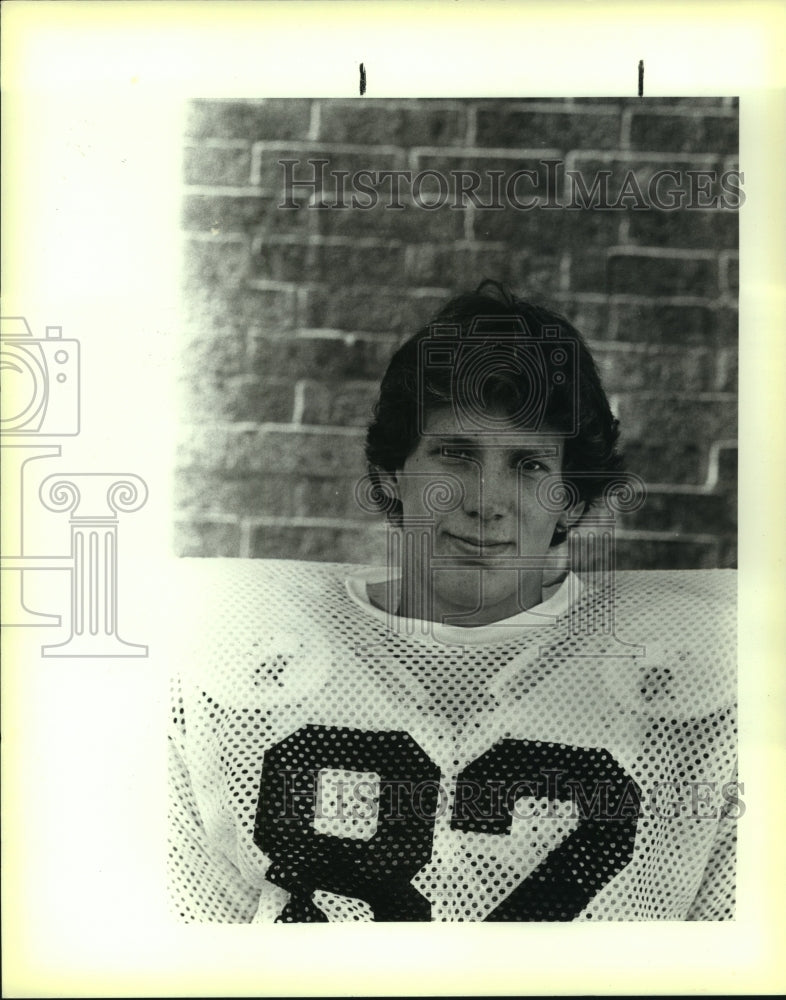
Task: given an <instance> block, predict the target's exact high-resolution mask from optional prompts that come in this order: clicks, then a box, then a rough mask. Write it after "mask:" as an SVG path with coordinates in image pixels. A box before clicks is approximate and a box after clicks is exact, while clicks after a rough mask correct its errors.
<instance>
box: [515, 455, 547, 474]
mask: <svg viewBox="0 0 786 1000" xmlns="http://www.w3.org/2000/svg"><path fill="white" fill-rule="evenodd" d="M517 467H518V469H519V470H520V471H521V472H548V468H547V467H546V466H545V465H544V464H543V462H541V460H540V459H539V458H525V459H523V460H522V461H521V462H518V463H517Z"/></svg>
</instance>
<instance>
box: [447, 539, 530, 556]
mask: <svg viewBox="0 0 786 1000" xmlns="http://www.w3.org/2000/svg"><path fill="white" fill-rule="evenodd" d="M445 537H446V538H447V540H448V544H449V546H450V548H451V549H452V550H453V551H454V552H456V553H457V554H459V555H463V556H472V557H474V558H475V559H488V558H493V557H494V556H504V555H508V554H509V553H510V552H512V551H513V550H514V548H515V547H514V545H513V543H512V542H507V541H489V539H487V538H484V539H483V540H481V539H478V538H465V537H464V536H463V535H454V534H451V533H450V532H445Z"/></svg>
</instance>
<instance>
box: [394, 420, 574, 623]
mask: <svg viewBox="0 0 786 1000" xmlns="http://www.w3.org/2000/svg"><path fill="white" fill-rule="evenodd" d="M563 448H564V442H563V440H562V439H561V438H559V437H556V436H554V435H547V434H543V433H529V432H526V431H518V430H517V429H516V428H515V427H514V425H512V424H511V423H509V422H505V421H504V420H503V421H501V422H499V423H497V424H496V426H495V427H494V429H493V431H491V432H486V431H482V432H474V433H467V432H465V431H462V430H461V429H459V427H458V426H457V423H456V420H455V416H454V415H453V412H452V410H451V409H450V408H449V407H446V408H441V409H438V410H435V411H433V412H432V413H431V414H429V416H428V418H427V422H426V426H425V433H424V435H423V436H422V437H421V438H420V439H419V441H418V444H417V447H416V448H415V450H414V451H413V452H412V453H411V454H410V456H409V457H408V458H407V459H406V461H405V462H404V465H403V468H401V469H399V470H398V471H397V472H396V474H395V483H394V484H393V485H394V488H395V490H396V492H397V495H398V498H399V500H400V501H401V505H402V510H403V514H402V528H403V538H404V540H405V541H404V543H403V544H402V554H401V564H402V597H401V607H400V611H399V613H400V614H401V615H404V616H407V617H414V618H427V619H429V620H431V621H447V622H450V621H452V622H453V623H455V624H461V625H483V624H488V623H490V622H494V621H500V620H501V619H503V618H508V617H510V616H511V615H514V614H517V613H519V612H521V611H523V610H525V609H526V608H529V607H532V606H533V605H535V604H538V603H540V601H541V587H542V579H543V571H544V569H545V568H547V566H548V563H549V551H550V547H551V540H552V537H553V535H554V531H555V529H556V528H557V526H558V524H561V525H563V526H567V525H568V524H569V523H571V522H572V521H575V520H576V519H577V518H578V514H579V513H580V512H577V511H575V510H574V511H560V512H554V511H549V510H546V509H544V507H543V505H542V504H541V503H540V501H539V500H538V498H537V496H536V490H537V487H538V484H539V483H541V482H542V480H543V479H544V477H546V476H549V475H552V474H554V473H560V472H561V470H562V456H563ZM440 484H444V487H445V488H444V489H443V491H442V499H443V500H444V499H445V494H446V493H448V492H449V493H450V494H452V496H453V498H454V499H453V500H451V501H449V502H448V503H447V504H444V506H446V507H449V508H450V509H448V510H444V512H440V511H436V512H435V511H434V503H433V501H434V498H437V499H439V493H440ZM429 495H430V497H431V503H430V504H428V503H427V499H426V498H427V497H429ZM423 519H425V522H424V521H423ZM419 521H420V523H421V524H423V523H425V524H426V525H427V527H426V530H427V532H428V533H430V534H431V538H432V539H433V542H432V544H433V549H432V553H431V554H432V555H433V556H434V557H435V558H436V559H437V561H438V565H439V568H435V565H434V564H432V565H431V566H430V567H429V566H426V564H425V563H426V557H425V556H424V553H423V550H422V545H421V544H420V542H417V544H407V541H406V539H407V536H408V534H410V533H412V532H414V533H415V534H414V537H413V536H412V535H411V534H410V537H413V540H414V539H417V538H418V537H419V534H418V533H417V528H418V522H419ZM522 556H524V557H528V558H527V563H526V565H525V566H524V567H522V561H519V562H518V564H517V563H516V562H515V561H514V559H515V557H522Z"/></svg>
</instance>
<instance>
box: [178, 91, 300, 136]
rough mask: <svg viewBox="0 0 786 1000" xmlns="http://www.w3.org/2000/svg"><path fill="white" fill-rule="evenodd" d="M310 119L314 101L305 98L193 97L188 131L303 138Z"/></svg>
mask: <svg viewBox="0 0 786 1000" xmlns="http://www.w3.org/2000/svg"><path fill="white" fill-rule="evenodd" d="M310 119H311V101H310V100H305V99H302V98H287V99H268V100H255V101H236V100H226V101H224V100H206V99H199V100H193V101H190V102H189V104H188V114H187V122H186V135H190V136H195V137H197V138H216V139H248V140H249V141H251V142H256V141H258V140H262V139H276V140H281V141H284V140H287V139H304V138H305V137H306V135H307V133H308V128H309V122H310Z"/></svg>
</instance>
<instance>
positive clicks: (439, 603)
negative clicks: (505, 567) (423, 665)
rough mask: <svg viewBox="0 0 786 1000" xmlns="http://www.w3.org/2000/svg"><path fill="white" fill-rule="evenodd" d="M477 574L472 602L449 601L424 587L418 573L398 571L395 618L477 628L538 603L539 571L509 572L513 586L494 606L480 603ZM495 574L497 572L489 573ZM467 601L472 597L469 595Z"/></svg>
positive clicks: (434, 589) (480, 582) (480, 579)
mask: <svg viewBox="0 0 786 1000" xmlns="http://www.w3.org/2000/svg"><path fill="white" fill-rule="evenodd" d="M486 572H487V571H485V570H481V572H480V573H479V574H476V576H477V587H476V593H475V595H474V597H475V600H474V601H472V600H471V599H470V600H469V601H466V602H465V601H458V600H451V598H450V595H446V594H444V593H441V592H440V591H439V589H438V588H437V587H436V586H434V585H433V584H432V585H431V586H424V581H423V580H422V579H421V578H420V575H419V574H418V573H413V572H411V571H409V572H408V571H407V568H406V567H404V568H403V569H402V577H401V598H400V601H399V605H398V610H397V612H396V614H398V616H399V617H401V618H414V619H417V620H420V621H433V622H440V623H444V624H446V625H462V626H468V627H478V626H481V625H490V624H492V623H493V622H498V621H503V620H504V619H506V618H511V617H513V616H514V615H518V614H521V613H522V612H523V611H528V610H529V609H530V608H532V607H534V606H535V605H537V604H540V603H541V601H542V592H543V590H542V580H543V577H542V573H541V571H540V570H511V573H516V575H517V577H518V579H517V581H516V583H517V586H516V588H514V589H513V592H512V593H510V594H507V595H506V596H505V597H503V598H502V599H501V600H499V601H496V602H490V601H488V600H486V601H484V600H483V596H484V591H485V593H486V594H487V593H488V590H489V588H487V587H486V588H484V575H485V573H486ZM493 572H498V571H493ZM469 596H470V598H471V597H472V596H473V595H472V593H471V591H470V595H469Z"/></svg>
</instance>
